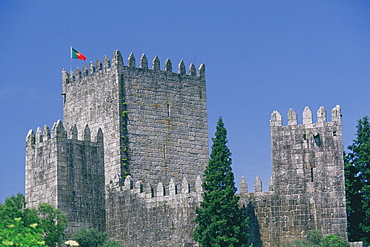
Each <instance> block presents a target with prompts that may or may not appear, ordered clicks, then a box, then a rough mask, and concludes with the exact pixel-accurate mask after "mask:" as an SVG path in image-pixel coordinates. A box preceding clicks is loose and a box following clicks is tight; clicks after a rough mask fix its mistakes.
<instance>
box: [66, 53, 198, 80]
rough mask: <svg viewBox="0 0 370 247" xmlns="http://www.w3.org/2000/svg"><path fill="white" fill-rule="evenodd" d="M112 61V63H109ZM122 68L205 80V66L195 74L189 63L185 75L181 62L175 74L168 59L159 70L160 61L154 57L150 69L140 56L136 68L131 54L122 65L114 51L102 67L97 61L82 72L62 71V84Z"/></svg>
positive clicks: (105, 58)
mask: <svg viewBox="0 0 370 247" xmlns="http://www.w3.org/2000/svg"><path fill="white" fill-rule="evenodd" d="M111 61H112V62H111ZM117 66H123V67H124V68H127V69H137V70H151V71H163V72H166V73H173V74H178V75H181V76H186V75H187V76H198V77H201V78H205V65H204V64H201V65H200V66H199V68H198V72H196V69H195V65H194V64H193V63H190V66H189V69H188V73H186V69H185V63H184V61H183V60H181V61H180V62H179V64H178V66H177V67H178V68H177V72H173V68H172V67H173V66H172V62H171V60H170V59H168V58H167V59H166V61H165V63H164V67H163V70H161V69H160V60H159V58H158V57H157V56H156V57H154V59H153V60H152V68H151V69H150V68H149V67H148V59H147V57H146V55H145V54H142V56H141V57H140V61H139V67H137V66H136V59H135V56H134V54H133V53H132V52H131V53H130V55H129V56H128V58H127V65H125V64H124V62H123V59H122V54H121V52H120V51H119V50H116V51H114V53H113V56H112V60H110V59H109V58H108V56H107V55H105V56H104V66H103V63H102V62H101V61H100V60H99V59H97V61H96V63H95V64H94V62H92V61H90V63H89V66H88V67H87V66H86V64H84V65H83V67H82V70H81V69H80V68H76V70H75V71H70V72H69V73H68V72H67V71H66V70H64V69H63V70H62V82H63V83H65V84H68V83H72V82H74V81H76V80H79V79H83V78H88V77H89V76H92V75H94V74H95V73H102V72H104V71H106V70H109V69H110V68H111V67H117Z"/></svg>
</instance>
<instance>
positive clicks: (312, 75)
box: [0, 0, 370, 202]
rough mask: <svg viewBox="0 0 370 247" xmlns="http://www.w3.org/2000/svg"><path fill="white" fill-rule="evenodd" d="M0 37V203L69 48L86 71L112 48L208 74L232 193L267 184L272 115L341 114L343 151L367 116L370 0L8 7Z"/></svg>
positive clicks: (52, 114)
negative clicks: (223, 132) (242, 185)
mask: <svg viewBox="0 0 370 247" xmlns="http://www.w3.org/2000/svg"><path fill="white" fill-rule="evenodd" d="M0 30H1V31H0V71H1V76H0V129H1V132H0V140H1V141H0V202H2V201H3V200H4V198H5V197H7V196H10V195H14V194H16V193H18V192H22V193H24V165H25V136H26V134H27V132H28V130H29V129H34V130H35V129H36V128H37V127H38V126H43V125H44V124H47V125H49V126H50V127H51V126H52V125H53V123H54V122H55V121H56V120H58V119H62V117H63V116H62V98H61V95H60V93H61V70H62V69H63V68H65V69H67V70H69V66H70V64H69V62H70V60H69V44H70V43H72V44H73V46H74V48H76V49H77V50H78V51H80V52H81V53H83V54H84V55H86V56H87V60H88V61H94V62H95V61H96V59H100V60H102V59H103V58H104V55H105V54H107V55H108V56H109V57H112V54H113V51H114V50H115V49H119V50H120V51H121V52H122V54H123V56H124V57H125V58H127V57H128V56H129V54H130V52H133V53H134V54H135V56H136V58H137V59H136V60H137V61H138V60H139V57H140V56H141V54H142V53H145V54H146V56H147V57H148V59H149V60H150V61H151V60H152V59H153V58H154V56H158V57H159V58H160V60H161V64H162V66H163V64H164V61H165V60H166V59H167V58H170V59H171V61H172V63H173V64H174V67H176V66H175V65H177V63H178V62H179V61H180V60H181V59H183V60H184V61H185V63H186V67H188V66H189V64H190V63H191V62H193V63H195V64H196V66H197V67H198V66H199V64H201V63H205V64H206V74H207V97H208V114H209V115H208V117H209V133H210V137H211V136H213V134H214V131H215V125H216V122H217V118H218V117H219V116H222V117H223V119H224V122H225V126H226V128H227V130H228V139H229V148H230V149H231V152H232V153H233V155H232V158H233V169H234V173H235V177H236V184H237V185H239V180H240V178H241V176H245V177H246V179H247V182H248V185H249V188H250V190H251V189H252V188H253V181H254V178H255V177H256V176H257V175H259V176H260V177H261V179H262V182H263V183H264V188H265V189H266V185H267V182H268V178H269V177H270V175H271V154H270V139H269V119H270V114H271V113H272V111H274V110H278V111H279V112H280V113H281V114H282V115H283V117H284V122H285V123H286V119H287V117H286V114H287V112H288V110H289V108H293V109H294V110H295V111H296V112H297V114H298V116H299V122H300V123H301V121H302V120H301V119H302V118H301V115H302V114H301V113H302V111H303V109H304V107H305V106H309V107H310V108H311V110H312V112H314V115H315V113H316V111H317V109H318V108H319V107H320V106H324V107H325V108H326V109H327V111H328V113H330V111H331V109H332V108H333V107H334V106H335V105H337V104H339V105H341V107H342V115H343V133H344V138H343V144H344V147H347V146H348V145H350V144H351V142H352V140H353V139H354V138H355V133H356V121H357V120H358V119H360V118H362V117H364V116H366V115H369V114H370V95H369V93H370V90H369V83H370V1H365V0H356V1H347V0H328V1H321V0H320V1H308V0H307V1H304V0H302V1H297V0H291V1H275V0H266V1H260V0H254V1H249V0H243V1H149V0H148V1H10V0H8V1H7V0H5V1H2V3H1V5H0ZM88 61H87V62H83V61H80V60H74V61H73V68H75V67H80V68H81V67H82V66H83V64H84V63H86V64H88ZM125 63H126V64H127V62H126V61H125ZM329 115H330V114H329ZM314 119H315V117H314ZM328 120H330V117H329V118H328Z"/></svg>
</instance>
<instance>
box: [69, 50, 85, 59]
mask: <svg viewBox="0 0 370 247" xmlns="http://www.w3.org/2000/svg"><path fill="white" fill-rule="evenodd" d="M71 49H72V50H71V58H75V59H81V60H84V61H86V57H85V56H84V55H82V54H81V53H80V52H78V51H76V50H75V49H74V48H71Z"/></svg>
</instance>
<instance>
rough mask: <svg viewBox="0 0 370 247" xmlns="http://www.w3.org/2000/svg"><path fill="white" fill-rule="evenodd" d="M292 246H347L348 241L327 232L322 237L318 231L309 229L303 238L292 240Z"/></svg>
mask: <svg viewBox="0 0 370 247" xmlns="http://www.w3.org/2000/svg"><path fill="white" fill-rule="evenodd" d="M288 246H294V247H348V246H349V243H348V242H346V241H344V240H343V239H340V238H339V237H338V236H336V235H333V234H329V235H327V236H326V237H324V236H323V235H322V234H321V232H319V231H311V232H309V233H308V235H307V237H306V238H305V239H303V240H297V241H294V243H293V244H291V245H288Z"/></svg>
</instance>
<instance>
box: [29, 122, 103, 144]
mask: <svg viewBox="0 0 370 247" xmlns="http://www.w3.org/2000/svg"><path fill="white" fill-rule="evenodd" d="M56 138H59V139H60V138H62V139H70V140H80V141H85V142H91V141H92V139H91V132H90V128H89V125H88V124H86V126H85V128H84V130H83V136H82V138H81V139H79V138H78V130H77V127H76V125H73V126H72V127H71V128H70V130H69V131H68V132H67V131H66V130H65V128H64V125H63V123H62V121H61V120H58V121H57V122H55V123H54V124H53V127H52V131H51V132H50V128H49V126H48V125H44V131H43V130H42V129H41V127H37V129H36V134H35V132H34V131H33V129H30V130H29V131H28V134H27V136H26V146H30V145H40V143H43V142H45V141H49V140H54V139H56ZM93 142H97V143H101V144H102V143H103V132H102V130H101V129H100V128H99V130H98V132H97V134H96V135H95V136H94V141H93Z"/></svg>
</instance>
